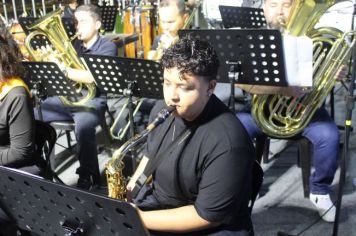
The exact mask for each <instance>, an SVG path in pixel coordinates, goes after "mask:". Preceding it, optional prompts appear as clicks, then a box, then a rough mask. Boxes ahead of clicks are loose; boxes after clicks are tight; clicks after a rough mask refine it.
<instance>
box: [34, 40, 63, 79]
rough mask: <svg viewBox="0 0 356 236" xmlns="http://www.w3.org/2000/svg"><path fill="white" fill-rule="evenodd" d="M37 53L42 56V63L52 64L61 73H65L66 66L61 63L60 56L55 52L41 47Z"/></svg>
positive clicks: (47, 47) (50, 48)
mask: <svg viewBox="0 0 356 236" xmlns="http://www.w3.org/2000/svg"><path fill="white" fill-rule="evenodd" d="M39 52H40V53H41V54H42V60H43V61H48V62H54V63H56V64H57V65H58V67H59V69H60V70H61V71H67V68H66V65H65V64H64V63H63V61H62V60H60V54H59V52H58V51H57V50H55V49H53V48H52V47H51V46H49V45H47V46H42V47H41V49H40V50H39ZM66 73H67V72H66ZM66 73H65V74H66Z"/></svg>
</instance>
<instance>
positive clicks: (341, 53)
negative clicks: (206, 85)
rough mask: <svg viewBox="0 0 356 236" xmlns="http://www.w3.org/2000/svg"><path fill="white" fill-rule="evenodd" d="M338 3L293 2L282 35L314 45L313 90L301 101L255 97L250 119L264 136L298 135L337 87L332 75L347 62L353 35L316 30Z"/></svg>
mask: <svg viewBox="0 0 356 236" xmlns="http://www.w3.org/2000/svg"><path fill="white" fill-rule="evenodd" d="M337 2H339V1H334V0H318V1H316V0H305V1H293V5H292V9H291V14H290V16H289V18H288V20H287V22H286V28H285V30H284V33H286V34H289V35H293V36H303V35H306V36H308V37H309V38H311V39H312V41H313V88H312V90H311V92H309V93H308V94H306V95H304V96H302V97H287V96H283V95H276V94H273V95H254V96H253V98H252V110H251V113H252V116H253V118H254V120H255V121H256V123H257V125H258V126H259V127H260V128H261V129H262V130H263V132H264V133H266V134H267V135H269V136H271V137H276V138H288V137H292V136H295V135H296V134H298V133H300V132H301V131H302V130H303V129H304V128H305V127H306V126H307V125H308V123H309V121H310V120H311V118H312V116H313V114H314V113H315V111H316V110H317V109H318V108H319V107H320V106H321V105H322V104H323V102H324V100H325V98H326V97H327V96H328V94H329V93H330V91H331V89H332V88H333V86H334V85H335V83H336V80H335V74H336V72H337V70H338V68H339V67H340V66H341V65H342V64H344V63H345V62H346V60H347V59H348V57H349V55H350V53H351V49H352V47H353V46H354V44H355V41H356V37H355V35H356V32H355V31H350V32H346V33H343V32H341V31H340V30H338V29H336V28H332V27H321V28H318V29H315V28H314V26H315V24H316V23H317V22H318V21H319V19H320V17H321V16H322V15H323V14H324V12H325V11H326V10H327V9H328V8H330V7H331V6H332V5H334V4H335V3H337Z"/></svg>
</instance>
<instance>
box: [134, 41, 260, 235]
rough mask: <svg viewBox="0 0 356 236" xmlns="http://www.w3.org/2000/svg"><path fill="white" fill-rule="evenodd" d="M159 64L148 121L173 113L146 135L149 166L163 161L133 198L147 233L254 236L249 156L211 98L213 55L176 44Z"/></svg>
mask: <svg viewBox="0 0 356 236" xmlns="http://www.w3.org/2000/svg"><path fill="white" fill-rule="evenodd" d="M161 62H162V65H163V68H164V84H163V91H164V102H163V101H161V102H158V103H157V105H156V106H155V107H154V108H153V110H152V112H151V117H150V121H152V120H153V118H155V117H156V114H157V112H158V111H160V110H161V109H162V108H163V107H166V106H171V107H174V108H175V109H176V110H175V111H174V112H173V115H172V116H171V117H169V118H167V120H166V121H165V122H164V123H163V124H161V125H160V126H158V127H157V128H156V129H155V130H153V131H152V132H151V133H150V135H149V136H148V140H147V144H146V149H145V156H147V157H149V158H150V161H149V163H148V165H150V162H151V161H152V162H154V161H155V158H157V157H158V156H160V155H163V154H164V156H163V158H162V161H161V162H160V164H159V165H158V167H157V168H156V169H155V171H154V173H153V175H152V176H153V181H152V184H151V185H146V186H145V187H144V188H143V189H141V192H140V193H139V195H138V197H137V198H136V199H135V203H136V204H137V205H138V207H139V209H140V210H139V212H140V215H141V219H142V221H143V223H144V225H145V226H146V227H147V228H148V229H149V230H150V231H151V233H152V235H179V234H181V233H184V234H183V235H214V236H218V235H240V236H248V235H253V229H252V223H251V218H250V212H249V209H248V202H249V199H250V196H251V181H252V164H253V157H254V155H255V153H254V149H253V145H252V142H251V140H250V139H249V137H248V135H247V133H246V131H245V130H244V128H243V126H242V125H241V123H240V122H239V121H238V120H237V119H236V117H235V116H234V114H233V113H231V111H229V109H228V108H227V107H226V106H225V105H224V104H223V103H222V102H221V101H220V100H219V99H218V98H217V97H216V96H215V95H214V94H213V92H214V89H215V86H216V75H217V71H218V67H219V61H218V57H217V54H216V53H215V51H214V49H213V48H212V47H211V45H210V44H209V43H207V42H205V41H200V40H196V39H189V38H183V39H179V40H178V41H177V42H176V43H175V44H174V45H172V46H171V47H170V48H168V49H167V50H166V52H165V53H164V54H163V57H162V59H161ZM186 131H190V133H189V134H187V135H186ZM182 134H183V135H182ZM172 143H176V145H173V144H172ZM172 145H173V146H172ZM170 146H172V147H173V148H172V149H170V151H165V150H167V147H170ZM167 152H168V153H167Z"/></svg>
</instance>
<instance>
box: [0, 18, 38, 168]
mask: <svg viewBox="0 0 356 236" xmlns="http://www.w3.org/2000/svg"><path fill="white" fill-rule="evenodd" d="M21 60H22V55H21V53H20V51H19V48H18V47H17V44H16V42H15V41H14V40H13V38H12V35H11V34H10V32H9V31H8V29H7V27H6V25H5V23H4V22H3V21H2V20H0V111H1V112H0V165H4V166H9V167H15V168H17V167H21V166H22V165H23V164H25V162H26V159H29V158H32V155H33V152H34V137H35V136H34V133H35V123H34V116H33V107H32V102H31V96H30V91H29V89H28V88H27V86H26V84H25V83H24V82H23V81H22V80H21V78H22V76H23V72H24V68H23V67H22V64H21Z"/></svg>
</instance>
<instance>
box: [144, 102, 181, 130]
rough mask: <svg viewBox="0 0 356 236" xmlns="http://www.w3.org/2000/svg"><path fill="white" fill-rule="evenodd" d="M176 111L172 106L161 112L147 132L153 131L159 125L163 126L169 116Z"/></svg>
mask: <svg viewBox="0 0 356 236" xmlns="http://www.w3.org/2000/svg"><path fill="white" fill-rule="evenodd" d="M175 110H176V108H175V107H172V106H168V107H167V108H163V109H162V110H161V111H160V112H158V113H157V117H156V118H155V119H154V120H153V122H152V123H150V124H149V125H148V126H147V128H146V130H147V131H152V130H153V129H154V128H156V127H157V126H158V125H160V124H162V123H163V122H164V121H165V120H166V119H167V118H168V117H169V115H170V114H171V113H172V112H173V111H175Z"/></svg>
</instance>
